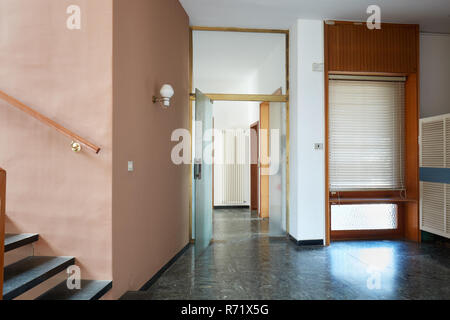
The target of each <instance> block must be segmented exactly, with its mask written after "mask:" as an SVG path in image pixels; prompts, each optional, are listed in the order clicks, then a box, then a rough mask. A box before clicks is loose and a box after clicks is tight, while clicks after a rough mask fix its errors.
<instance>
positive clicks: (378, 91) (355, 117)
mask: <svg viewBox="0 0 450 320" xmlns="http://www.w3.org/2000/svg"><path fill="white" fill-rule="evenodd" d="M329 88H330V95H329V100H330V101H329V108H330V110H329V150H330V152H329V181H330V191H359V190H361V191H362V190H402V189H404V114H405V92H404V91H405V84H404V80H403V81H402V78H392V79H387V78H386V77H384V78H381V77H365V78H364V80H361V77H359V78H354V77H349V76H334V77H333V78H332V79H330V83H329Z"/></svg>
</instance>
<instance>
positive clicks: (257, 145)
mask: <svg viewBox="0 0 450 320" xmlns="http://www.w3.org/2000/svg"><path fill="white" fill-rule="evenodd" d="M255 128H256V129H255ZM253 129H255V130H256V168H257V174H256V187H257V190H256V194H257V196H258V199H256V211H257V213H258V216H259V214H260V211H259V210H260V208H261V204H260V200H261V189H260V182H261V172H260V171H259V121H256V122H254V123H252V124H251V125H250V211H252V210H253V175H252V165H255V164H254V163H252V155H253V140H252V130H253Z"/></svg>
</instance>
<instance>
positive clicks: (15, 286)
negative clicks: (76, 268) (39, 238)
mask: <svg viewBox="0 0 450 320" xmlns="http://www.w3.org/2000/svg"><path fill="white" fill-rule="evenodd" d="M74 263H75V258H74V257H28V258H25V259H23V260H20V261H18V262H16V263H13V264H11V265H9V266H6V267H5V273H4V278H5V280H4V284H3V299H4V300H11V299H14V298H16V297H18V296H20V295H21V294H23V293H25V292H27V291H28V290H30V289H31V288H34V287H36V286H37V285H39V284H41V283H42V282H44V281H45V280H47V279H49V278H51V277H53V276H54V275H57V274H58V273H60V272H62V271H64V270H65V269H66V268H68V267H69V266H71V265H73V264H74Z"/></svg>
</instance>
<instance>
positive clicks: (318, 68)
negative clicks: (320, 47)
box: [312, 63, 324, 72]
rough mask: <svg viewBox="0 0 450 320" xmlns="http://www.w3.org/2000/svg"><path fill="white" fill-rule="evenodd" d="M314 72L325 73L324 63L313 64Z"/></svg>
mask: <svg viewBox="0 0 450 320" xmlns="http://www.w3.org/2000/svg"><path fill="white" fill-rule="evenodd" d="M312 70H313V71H314V72H323V70H324V64H323V63H313V65H312Z"/></svg>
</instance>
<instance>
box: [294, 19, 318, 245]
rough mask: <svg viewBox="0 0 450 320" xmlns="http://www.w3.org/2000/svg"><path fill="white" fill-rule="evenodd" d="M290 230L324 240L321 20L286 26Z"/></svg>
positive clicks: (301, 236)
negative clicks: (319, 65)
mask: <svg viewBox="0 0 450 320" xmlns="http://www.w3.org/2000/svg"><path fill="white" fill-rule="evenodd" d="M290 36H291V64H290V65H291V67H290V79H291V89H290V146H291V147H290V148H291V149H290V157H291V159H290V162H289V163H290V198H289V199H290V234H291V235H292V236H293V237H294V238H295V239H297V240H301V241H302V240H324V239H325V152H324V150H319V151H315V150H314V144H315V143H325V141H324V139H325V110H324V74H323V72H315V71H313V70H312V65H313V63H323V62H324V31H323V21H319V20H298V21H297V23H296V24H295V25H294V26H293V27H292V28H291V34H290Z"/></svg>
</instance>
